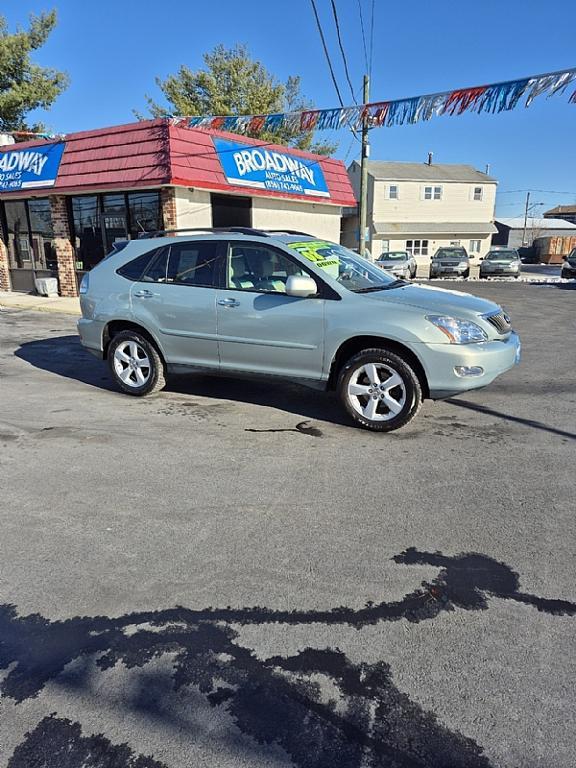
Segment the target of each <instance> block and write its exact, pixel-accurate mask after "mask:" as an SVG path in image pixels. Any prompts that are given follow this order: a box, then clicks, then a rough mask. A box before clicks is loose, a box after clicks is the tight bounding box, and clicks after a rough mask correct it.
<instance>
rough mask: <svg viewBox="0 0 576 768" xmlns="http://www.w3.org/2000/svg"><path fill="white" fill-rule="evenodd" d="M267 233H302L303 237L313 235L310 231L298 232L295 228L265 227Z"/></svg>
mask: <svg viewBox="0 0 576 768" xmlns="http://www.w3.org/2000/svg"><path fill="white" fill-rule="evenodd" d="M266 234H268V235H304V236H305V237H314V235H311V234H310V232H300V231H299V230H297V229H267V230H266Z"/></svg>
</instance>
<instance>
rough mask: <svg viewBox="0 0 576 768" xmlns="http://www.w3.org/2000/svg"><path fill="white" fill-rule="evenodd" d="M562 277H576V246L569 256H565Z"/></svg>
mask: <svg viewBox="0 0 576 768" xmlns="http://www.w3.org/2000/svg"><path fill="white" fill-rule="evenodd" d="M560 277H563V278H565V279H566V280H568V279H570V280H572V279H574V278H576V248H573V249H572V250H571V251H570V253H569V254H568V256H565V257H564V263H563V264H562V272H561V274H560Z"/></svg>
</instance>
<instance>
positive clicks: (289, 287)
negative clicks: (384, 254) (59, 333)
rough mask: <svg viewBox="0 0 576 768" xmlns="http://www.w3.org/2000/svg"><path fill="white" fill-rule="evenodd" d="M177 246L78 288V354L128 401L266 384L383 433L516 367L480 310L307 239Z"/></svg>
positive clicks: (505, 331)
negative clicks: (218, 381)
mask: <svg viewBox="0 0 576 768" xmlns="http://www.w3.org/2000/svg"><path fill="white" fill-rule="evenodd" d="M186 232H187V233H184V232H182V233H180V234H179V236H168V235H169V233H158V235H159V236H155V237H153V238H146V239H140V240H133V241H130V242H129V243H128V244H127V245H125V247H123V248H122V250H120V251H116V252H113V253H112V254H111V255H110V256H108V257H107V258H106V259H105V260H104V261H102V262H100V263H99V264H98V265H97V266H96V267H95V268H94V269H93V270H92V271H91V272H89V273H87V274H86V275H85V276H84V278H83V280H82V284H81V288H80V294H81V296H80V303H81V308H82V318H81V319H80V320H79V322H78V330H79V333H80V337H81V340H82V344H83V345H84V346H85V347H86V348H87V349H88V350H90V352H92V353H93V354H95V355H96V356H97V357H99V358H101V359H103V360H106V361H107V363H108V366H109V369H110V373H111V375H112V378H113V379H114V381H115V382H116V384H117V386H118V387H119V388H120V389H121V390H122V391H123V392H125V393H126V394H129V395H136V396H142V395H150V394H152V393H154V392H157V391H158V390H160V389H162V387H163V386H164V384H165V381H166V377H167V376H168V375H170V374H171V373H193V372H194V371H196V372H198V371H201V372H204V373H206V372H208V373H215V374H224V375H226V376H229V377H234V376H236V375H237V376H246V375H250V376H265V377H269V378H273V379H284V380H290V381H296V382H300V383H302V384H308V385H310V386H313V387H316V388H319V389H323V390H336V391H337V393H338V397H339V399H340V402H341V404H342V406H343V408H344V410H345V411H346V413H347V414H348V416H349V417H350V418H351V420H353V421H354V422H356V424H357V425H359V426H362V427H365V428H368V429H372V430H375V431H379V432H386V431H390V430H393V429H398V428H399V427H402V426H404V425H405V424H408V422H410V421H411V420H412V419H413V418H414V416H415V415H416V414H417V412H418V409H419V408H420V405H421V403H422V400H423V399H424V398H432V399H439V398H445V397H448V396H452V395H457V394H458V393H461V392H465V391H467V390H470V389H475V388H479V387H483V386H485V385H486V384H489V383H490V382H492V381H493V380H494V379H495V378H496V377H497V376H499V375H500V374H501V373H503V372H504V371H507V370H508V369H509V368H511V367H512V366H513V365H514V364H515V363H516V362H518V360H519V356H520V340H519V338H518V336H517V334H516V333H515V332H514V331H513V330H512V326H511V321H510V318H509V317H508V316H507V315H506V314H505V312H503V310H502V309H501V308H500V307H499V306H498V305H497V304H494V303H492V302H491V301H486V300H485V299H480V298H476V297H474V296H470V295H468V294H465V293H457V292H455V291H445V290H442V289H439V288H432V287H430V286H420V285H415V284H410V283H409V282H406V281H405V280H401V279H398V278H396V277H394V276H393V275H391V274H389V273H388V272H385V271H384V270H382V269H380V268H378V267H377V266H375V265H373V264H371V263H369V262H367V261H366V260H365V259H363V258H362V257H360V256H358V255H357V254H355V253H353V252H352V251H349V250H348V249H346V248H344V247H342V246H341V245H337V244H335V243H331V242H328V241H326V240H321V239H319V238H316V237H313V236H311V235H305V234H302V233H294V232H287V233H281V232H264V231H261V230H253V229H245V228H239V229H231V230H226V231H222V230H203V231H200V232H192V233H190V231H186Z"/></svg>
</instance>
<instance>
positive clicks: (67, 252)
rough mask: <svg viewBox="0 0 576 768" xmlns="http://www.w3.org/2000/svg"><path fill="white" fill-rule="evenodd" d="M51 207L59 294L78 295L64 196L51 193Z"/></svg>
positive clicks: (74, 259)
mask: <svg viewBox="0 0 576 768" xmlns="http://www.w3.org/2000/svg"><path fill="white" fill-rule="evenodd" d="M50 204H51V207H52V227H53V229H54V250H55V251H56V259H57V261H58V282H59V284H60V295H61V296H78V287H77V283H76V271H75V268H74V267H75V261H76V258H75V254H74V248H73V247H72V241H71V235H70V228H69V226H68V210H67V208H66V198H65V197H63V196H61V195H58V196H57V195H53V196H52V197H51V198H50Z"/></svg>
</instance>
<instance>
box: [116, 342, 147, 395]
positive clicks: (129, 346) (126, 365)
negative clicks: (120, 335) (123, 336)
mask: <svg viewBox="0 0 576 768" xmlns="http://www.w3.org/2000/svg"><path fill="white" fill-rule="evenodd" d="M114 371H115V372H116V375H117V376H118V378H119V379H120V380H121V381H122V382H123V383H124V384H126V385H127V386H128V387H133V388H137V387H142V386H144V384H146V383H147V382H148V379H149V378H150V375H151V373H152V365H151V363H150V358H149V357H148V355H147V354H146V351H145V350H144V348H143V347H141V346H140V344H138V343H137V342H136V341H123V342H122V343H120V344H118V346H117V347H116V349H115V350H114Z"/></svg>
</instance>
